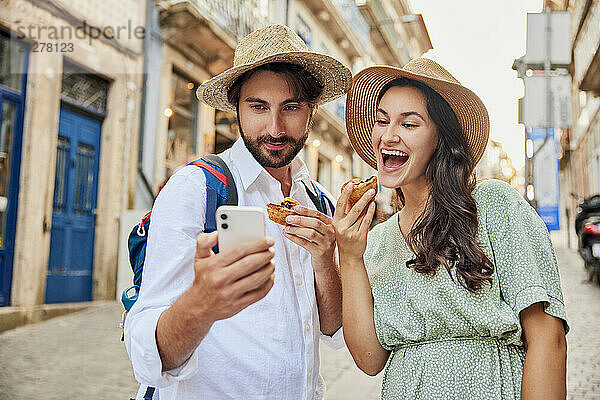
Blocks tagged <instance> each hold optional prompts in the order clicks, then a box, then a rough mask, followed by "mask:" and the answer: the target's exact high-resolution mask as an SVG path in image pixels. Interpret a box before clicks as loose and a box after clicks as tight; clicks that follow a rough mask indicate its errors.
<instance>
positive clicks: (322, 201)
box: [302, 181, 335, 216]
mask: <svg viewBox="0 0 600 400" xmlns="http://www.w3.org/2000/svg"><path fill="white" fill-rule="evenodd" d="M310 183H311V184H312V187H313V189H314V190H315V192H316V193H317V194H316V195H315V194H314V193H313V191H312V190H310V189H309V188H308V186H307V185H306V184H305V183H304V182H302V184H303V185H304V188H305V189H306V194H307V195H308V198H309V199H310V201H312V202H313V204H314V205H315V208H316V209H317V211H319V212H320V213H322V214H325V215H329V216H333V212H334V211H335V207H334V206H333V203H332V202H331V200H329V198H328V197H327V196H326V195H325V193H323V191H322V190H321V189H319V187H318V186H317V185H315V183H314V182H313V181H310Z"/></svg>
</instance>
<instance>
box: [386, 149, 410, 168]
mask: <svg viewBox="0 0 600 400" xmlns="http://www.w3.org/2000/svg"><path fill="white" fill-rule="evenodd" d="M381 156H382V159H383V169H384V170H386V171H394V170H397V169H399V168H401V167H403V166H404V165H405V164H406V162H407V161H408V158H409V157H408V154H407V153H405V152H403V151H399V150H381Z"/></svg>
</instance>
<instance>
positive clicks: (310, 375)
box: [308, 371, 312, 382]
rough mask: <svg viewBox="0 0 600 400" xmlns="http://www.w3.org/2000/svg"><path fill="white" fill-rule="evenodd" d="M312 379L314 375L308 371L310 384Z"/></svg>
mask: <svg viewBox="0 0 600 400" xmlns="http://www.w3.org/2000/svg"><path fill="white" fill-rule="evenodd" d="M311 378H312V373H311V372H310V371H308V381H309V382H310V379H311Z"/></svg>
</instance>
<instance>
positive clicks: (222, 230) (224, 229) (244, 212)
mask: <svg viewBox="0 0 600 400" xmlns="http://www.w3.org/2000/svg"><path fill="white" fill-rule="evenodd" d="M216 222H217V232H218V234H219V251H224V250H227V249H230V248H232V247H235V246H237V245H240V244H242V243H244V242H248V241H252V240H256V239H260V238H263V237H265V234H266V233H265V210H264V209H262V208H260V207H249V206H221V207H219V208H217V214H216Z"/></svg>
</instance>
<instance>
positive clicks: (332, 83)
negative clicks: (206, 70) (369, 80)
mask: <svg viewBox="0 0 600 400" xmlns="http://www.w3.org/2000/svg"><path fill="white" fill-rule="evenodd" d="M272 62H284V63H290V64H297V65H300V66H302V67H304V68H305V69H306V70H307V71H308V72H310V73H311V74H312V75H313V76H314V77H315V78H316V79H317V81H318V82H319V83H320V84H321V85H323V92H322V94H321V96H320V97H319V99H318V101H317V103H318V104H323V103H327V102H329V101H332V100H335V99H337V98H338V97H341V96H343V95H344V94H346V93H347V92H348V90H349V89H350V86H351V85H352V72H351V71H350V69H348V67H346V66H345V65H344V64H342V63H341V62H339V61H338V60H336V59H335V58H333V57H330V56H328V55H325V54H321V53H316V52H311V51H308V47H307V46H306V43H304V41H303V40H302V39H301V38H300V36H298V35H297V34H296V32H294V31H293V30H292V29H290V28H289V27H287V26H285V25H281V24H276V25H268V26H265V27H264V28H260V29H257V30H256V31H254V32H252V33H251V34H249V35H248V36H246V37H245V38H243V39H242V40H241V41H240V42H239V44H238V45H237V47H236V49H235V54H234V57H233V67H232V68H230V69H228V70H226V71H224V72H222V73H220V74H219V75H217V76H215V77H213V78H211V79H209V80H208V81H206V82H204V83H203V84H202V85H200V87H199V88H198V90H197V91H196V95H197V96H198V99H200V100H201V101H203V102H204V103H206V104H208V105H209V106H211V107H214V108H216V109H219V110H225V111H234V112H235V105H234V104H231V103H229V101H228V100H227V92H228V91H229V88H230V87H231V85H232V84H233V83H234V82H235V81H236V79H237V78H239V77H240V76H241V75H242V74H243V73H245V72H247V71H250V70H251V69H254V68H256V67H258V66H261V65H264V64H268V63H272Z"/></svg>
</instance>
